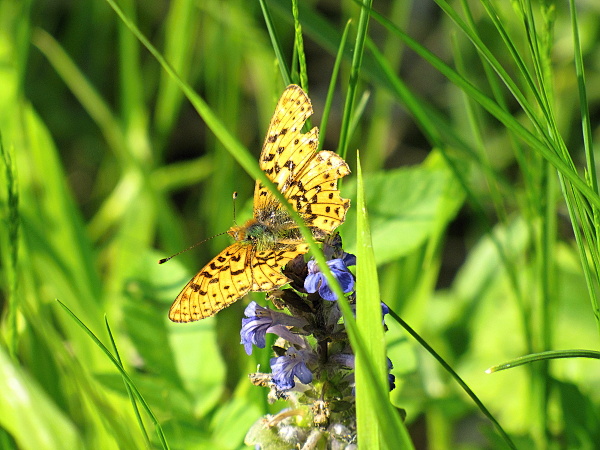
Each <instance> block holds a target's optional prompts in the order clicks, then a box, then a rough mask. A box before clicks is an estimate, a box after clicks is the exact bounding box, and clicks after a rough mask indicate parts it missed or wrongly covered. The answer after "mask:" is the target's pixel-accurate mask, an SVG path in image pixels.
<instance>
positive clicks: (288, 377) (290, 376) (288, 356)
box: [271, 347, 313, 391]
mask: <svg viewBox="0 0 600 450" xmlns="http://www.w3.org/2000/svg"><path fill="white" fill-rule="evenodd" d="M311 356H312V354H311V353H309V352H307V351H302V350H296V349H295V348H294V347H290V348H288V349H287V351H286V352H285V355H283V356H278V357H276V358H271V371H272V372H273V383H275V385H276V386H277V388H278V389H280V390H282V391H285V390H288V389H292V388H293V387H294V386H296V381H295V380H294V377H297V378H298V380H300V382H302V383H303V384H309V383H310V382H311V381H312V379H313V374H312V372H311V371H310V370H309V368H308V367H307V365H306V363H307V362H308V361H309V360H310V359H311Z"/></svg>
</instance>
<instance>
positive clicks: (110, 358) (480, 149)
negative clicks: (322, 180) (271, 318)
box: [0, 0, 600, 449]
mask: <svg viewBox="0 0 600 450" xmlns="http://www.w3.org/2000/svg"><path fill="white" fill-rule="evenodd" d="M314 3H315V2H304V1H297V2H289V1H283V0H264V1H260V2H248V1H242V0H230V1H227V2H192V1H189V0H175V1H173V2H165V3H152V4H151V5H150V4H142V3H140V2H133V1H132V0H127V1H121V2H119V3H118V6H117V4H116V3H114V2H113V1H112V0H106V1H96V2H75V3H74V4H73V5H71V7H70V9H60V7H59V6H56V5H50V4H47V3H43V2H37V1H35V0H31V1H28V2H14V1H11V0H0V30H1V31H0V150H1V154H2V157H1V158H0V166H1V167H0V187H1V188H0V217H1V220H2V225H1V226H0V256H1V259H0V264H1V265H0V267H1V269H0V283H1V286H2V290H1V292H2V294H1V296H0V308H1V312H2V316H1V322H0V342H1V345H0V448H24V449H29V448H31V449H33V448H35V449H39V448H48V449H51V448H57V449H58V448H61V449H62V448H117V447H118V448H148V447H151V448H154V447H156V448H240V447H243V446H244V444H243V441H244V436H245V434H246V432H247V431H248V430H249V429H250V427H251V426H252V424H253V423H254V422H256V420H258V419H259V418H260V417H262V416H264V415H265V414H267V413H276V412H278V411H280V410H281V409H282V408H283V407H284V406H285V404H284V403H283V402H281V401H280V402H278V403H276V404H274V405H269V404H268V403H267V401H266V390H264V389H262V388H259V387H255V386H252V385H251V384H250V383H249V381H248V378H247V376H248V374H249V373H251V372H255V371H256V366H257V364H261V365H262V367H263V368H265V367H266V366H268V359H269V357H270V354H269V352H268V351H267V350H265V351H264V352H260V351H259V352H255V354H253V355H252V356H251V357H248V356H247V355H246V354H245V353H244V351H243V348H242V346H241V345H239V340H240V337H239V330H240V319H241V315H242V311H243V307H244V304H245V303H246V302H247V301H246V300H244V301H240V302H238V303H237V304H235V305H233V306H231V307H230V308H228V309H226V310H224V311H222V312H221V313H219V314H218V315H217V316H216V318H214V319H208V320H205V321H202V322H201V323H196V324H193V325H180V324H173V323H170V322H169V321H168V319H167V311H168V308H169V305H170V303H171V301H172V300H173V299H174V298H175V296H176V294H177V292H178V291H179V289H180V288H181V287H182V286H183V285H184V283H185V282H187V280H188V279H189V277H191V276H192V274H193V273H195V271H196V270H198V269H199V268H200V267H201V266H202V264H203V263H205V262H206V261H207V260H208V259H209V258H210V257H211V256H212V255H214V254H215V253H216V252H217V251H219V250H220V249H222V248H223V246H224V245H226V243H227V242H228V241H227V238H226V237H217V238H215V239H212V240H210V241H208V242H206V243H204V244H203V245H201V246H199V247H197V248H196V249H194V250H193V251H191V252H187V253H184V254H182V255H180V256H178V257H177V258H176V259H174V260H172V261H170V262H169V263H168V264H166V265H161V266H159V265H158V264H157V261H158V260H159V259H160V258H162V257H164V256H168V255H169V254H172V253H175V252H177V251H179V250H181V249H182V248H185V247H187V246H188V245H191V244H193V243H194V242H196V241H199V240H201V239H205V238H207V237H210V236H213V235H215V234H217V233H221V232H223V231H226V230H227V229H228V227H229V226H231V224H232V222H233V218H232V214H233V208H232V207H230V206H229V205H230V204H231V203H230V199H231V194H232V192H234V191H237V192H238V193H239V195H238V210H239V211H238V219H237V220H238V222H243V220H244V219H245V218H247V217H248V216H249V215H250V214H251V204H250V202H251V197H252V190H253V187H254V180H255V179H260V180H261V181H262V182H265V184H266V181H267V180H266V178H265V175H264V174H263V173H262V172H261V171H260V169H259V167H258V164H257V155H258V152H259V149H260V146H261V144H262V140H263V139H264V134H265V131H266V127H267V125H268V123H269V120H270V117H271V114H272V112H273V107H274V104H275V101H276V99H277V98H278V96H279V95H280V94H281V92H282V91H283V89H284V88H285V86H286V85H287V84H288V83H289V82H294V83H299V84H301V85H302V86H303V87H304V88H305V89H307V92H308V93H309V95H310V97H311V99H312V101H313V106H314V109H315V115H314V116H313V117H312V124H313V125H314V124H319V123H320V124H321V126H322V128H323V129H322V130H321V136H322V137H324V139H322V142H321V147H322V148H325V149H334V150H337V151H338V152H340V154H342V155H344V157H345V159H346V160H347V162H348V163H349V165H350V166H351V169H352V172H353V173H352V174H351V175H350V176H349V177H346V179H344V181H343V183H342V185H343V186H342V192H343V193H344V196H346V197H349V198H351V200H352V207H351V209H350V211H349V215H348V219H347V221H346V223H345V224H344V225H343V226H341V227H340V232H341V234H342V236H343V239H344V244H345V247H346V250H348V251H352V252H354V253H356V254H357V255H358V263H359V265H358V267H357V273H358V287H357V289H358V295H359V301H360V299H361V298H362V299H364V303H363V304H360V305H359V308H358V311H359V316H358V317H357V320H356V321H354V320H353V318H352V317H351V314H350V310H349V308H348V305H345V304H344V305H345V306H344V305H341V306H342V309H343V310H344V313H345V314H346V321H347V323H348V332H349V335H350V339H351V342H352V344H353V346H354V349H355V352H357V354H358V360H357V364H358V367H357V383H358V385H357V390H356V392H357V404H358V418H359V425H358V429H359V430H362V433H359V442H360V445H361V446H362V447H365V448H372V447H374V446H381V447H386V446H387V447H390V448H397V447H399V446H402V447H410V446H411V445H414V446H415V447H416V448H432V449H445V448H509V447H511V446H512V447H516V448H520V449H521V448H531V449H534V448H535V449H541V448H573V449H580V448H594V446H595V445H597V444H596V443H597V442H598V441H600V435H599V432H598V431H597V430H598V429H600V427H598V424H599V423H600V406H599V405H600V395H599V394H598V393H599V392H600V389H599V387H600V378H599V377H598V376H597V375H596V374H597V373H598V370H597V367H598V361H597V359H598V342H599V340H598V337H599V331H600V306H599V301H598V298H599V288H600V284H599V281H600V275H599V274H600V242H599V237H600V235H599V233H600V214H599V210H600V195H599V192H598V182H597V178H596V162H595V152H594V150H595V148H594V142H593V140H594V138H595V137H596V134H597V131H598V124H599V123H600V122H599V120H598V114H597V111H598V106H599V105H600V91H599V90H598V89H597V88H596V86H598V85H599V82H600V79H599V78H600V72H599V71H598V67H597V65H596V64H595V61H596V60H597V58H598V55H599V53H600V46H599V45H598V44H597V42H598V39H597V36H598V33H599V32H600V26H599V25H598V24H599V23H600V20H599V19H600V9H598V7H597V6H595V4H594V2H578V3H577V5H576V4H575V2H574V1H573V0H571V1H570V2H569V3H568V4H565V2H556V3H553V2H545V3H543V4H541V5H540V4H538V3H537V2H534V3H531V2H528V1H526V0H517V1H513V2H504V1H499V0H480V1H471V2H468V1H466V0H456V1H451V2H446V1H443V0H436V1H435V2H400V1H397V2H391V3H390V4H385V5H383V6H382V5H381V4H379V2H374V5H373V7H374V8H375V9H374V10H373V11H371V12H370V14H369V11H368V9H366V8H362V7H361V4H362V3H363V2H358V1H346V2H342V4H341V5H338V4H337V3H335V2H334V3H326V2H320V3H319V8H317V7H316V6H315V5H314ZM369 3H370V2H364V4H365V5H367V6H368V4H369ZM149 5H150V6H149ZM296 8H297V10H296ZM330 8H339V9H334V10H331V9H330ZM333 12H335V14H332V13H333ZM332 17H335V19H332ZM357 149H358V150H359V152H357ZM360 168H362V170H360ZM363 206H364V209H363ZM363 211H366V214H365V213H364V212H363ZM305 231H306V230H305ZM375 270H377V271H375ZM375 275H377V276H375ZM361 280H363V281H361ZM252 297H253V298H255V299H259V302H260V301H262V300H260V299H261V297H263V298H264V295H263V296H261V295H260V294H253V295H252ZM380 300H382V301H384V302H386V303H387V304H388V305H389V306H390V307H391V308H392V309H393V310H394V311H395V313H396V314H397V315H396V318H397V320H394V319H392V318H389V317H388V318H386V323H387V325H388V328H389V330H388V331H387V333H386V336H385V341H386V343H387V344H386V346H385V351H386V353H387V355H388V356H389V357H390V358H391V360H392V361H393V363H394V370H393V373H394V374H395V375H396V384H397V388H396V389H395V390H394V391H392V392H391V394H390V401H389V402H388V401H387V393H386V392H385V383H384V380H383V370H384V368H383V365H382V364H383V361H382V355H383V351H384V347H383V342H382V340H381V336H380V334H379V333H378V331H377V330H375V328H376V327H375V326H374V324H375V323H376V322H377V320H378V319H377V314H378V313H377V314H372V313H373V309H372V308H373V307H374V306H377V305H378V302H379V301H380ZM362 308H365V309H362ZM521 357H524V358H521ZM494 366H499V367H497V368H504V369H506V368H507V367H509V368H510V370H502V371H495V372H494V371H492V373H486V369H488V368H490V367H494ZM398 409H401V410H404V411H403V413H402V414H400V413H399V412H398ZM404 414H405V415H406V418H405V419H404V425H403V424H402V420H401V417H404ZM404 427H406V429H407V430H408V431H409V432H410V437H409V434H407V433H405V432H404ZM411 439H412V442H413V443H414V444H411ZM423 442H427V445H425V444H423Z"/></svg>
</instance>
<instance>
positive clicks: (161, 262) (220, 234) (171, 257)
mask: <svg viewBox="0 0 600 450" xmlns="http://www.w3.org/2000/svg"><path fill="white" fill-rule="evenodd" d="M224 234H227V231H224V232H223V233H219V234H215V235H214V236H211V237H209V238H207V239H204V240H202V241H200V242H196V243H195V244H194V245H192V246H190V247H188V248H186V249H185V250H181V251H180V252H177V253H175V254H174V255H171V256H169V257H168V258H163V259H161V260H159V261H158V263H159V264H164V263H166V262H167V261H169V260H170V259H173V258H175V257H176V256H177V255H181V254H182V253H184V252H187V251H188V250H191V249H193V248H194V247H196V246H198V245H200V244H203V243H205V242H206V241H210V240H211V239H212V238H216V237H217V236H222V235H224Z"/></svg>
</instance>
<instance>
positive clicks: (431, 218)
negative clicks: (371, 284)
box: [342, 167, 451, 265]
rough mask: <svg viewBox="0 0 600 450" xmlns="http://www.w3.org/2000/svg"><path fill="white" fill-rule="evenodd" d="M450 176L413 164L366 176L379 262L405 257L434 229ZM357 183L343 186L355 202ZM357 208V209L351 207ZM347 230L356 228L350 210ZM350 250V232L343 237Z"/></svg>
mask: <svg viewBox="0 0 600 450" xmlns="http://www.w3.org/2000/svg"><path fill="white" fill-rule="evenodd" d="M450 180H451V178H450V175H449V173H448V171H446V170H442V169H429V168H425V167H414V168H408V169H395V170H391V171H386V172H378V173H374V174H368V175H366V176H365V182H364V185H365V202H366V203H367V204H368V205H369V218H370V225H371V229H372V230H373V232H372V239H373V252H374V253H375V259H376V262H377V264H378V265H380V264H383V263H386V262H390V261H393V260H395V259H397V258H399V257H401V256H405V255H407V254H409V253H410V252H412V251H413V250H415V249H416V248H418V247H419V246H421V245H422V244H423V243H424V242H425V241H426V240H427V239H428V238H429V237H430V236H431V235H432V233H434V232H435V231H436V225H437V220H438V211H439V209H440V208H441V207H442V206H443V205H442V201H443V199H444V194H445V192H446V188H447V186H448V183H449V182H450ZM355 183H356V182H355V181H354V180H350V181H348V182H347V183H345V184H344V187H343V189H342V191H343V193H344V196H349V197H350V198H351V200H352V202H353V204H356V203H355V202H356V197H355V196H353V194H352V193H353V192H355V191H356V184H355ZM354 211H356V208H354ZM344 227H345V228H346V229H354V228H355V227H356V214H355V212H354V213H353V212H352V210H351V211H350V212H349V214H348V217H347V220H346V224H345V225H344ZM345 244H346V247H347V248H348V249H349V251H350V252H354V251H355V249H356V248H357V246H356V241H355V240H354V239H353V236H352V234H350V235H349V236H348V237H347V238H346V240H345Z"/></svg>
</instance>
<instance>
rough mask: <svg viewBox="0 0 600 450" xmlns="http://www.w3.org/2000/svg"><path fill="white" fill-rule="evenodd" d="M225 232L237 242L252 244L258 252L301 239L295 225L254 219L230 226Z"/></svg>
mask: <svg viewBox="0 0 600 450" xmlns="http://www.w3.org/2000/svg"><path fill="white" fill-rule="evenodd" d="M227 233H228V234H229V235H230V236H231V237H232V238H234V239H235V240H236V241H237V242H240V243H243V244H251V245H253V246H254V247H255V248H256V250H257V251H259V252H260V251H264V250H270V249H274V248H277V247H281V246H282V244H283V245H286V244H292V243H295V244H297V243H298V242H299V241H302V238H301V236H300V233H299V230H298V228H297V227H290V226H289V225H288V226H269V225H266V224H264V223H261V222H259V221H257V220H256V219H250V220H248V221H247V222H246V223H245V224H244V225H243V226H241V227H238V226H234V227H231V228H230V229H229V231H227Z"/></svg>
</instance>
